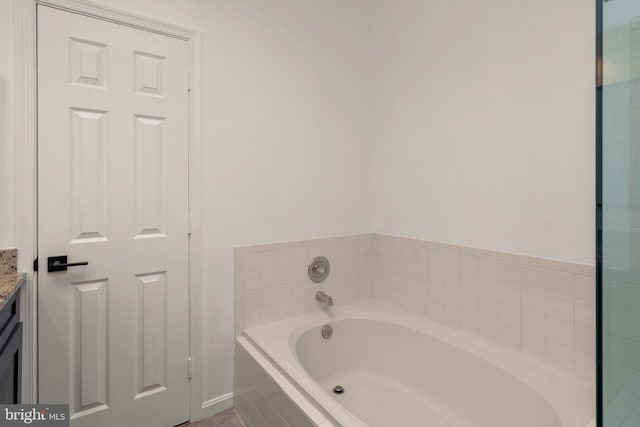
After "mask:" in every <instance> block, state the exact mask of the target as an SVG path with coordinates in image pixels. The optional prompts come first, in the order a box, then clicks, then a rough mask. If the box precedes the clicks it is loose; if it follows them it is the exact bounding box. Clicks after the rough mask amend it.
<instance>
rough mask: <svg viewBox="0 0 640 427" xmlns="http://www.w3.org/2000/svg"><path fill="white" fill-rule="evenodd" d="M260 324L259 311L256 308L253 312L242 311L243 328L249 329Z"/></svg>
mask: <svg viewBox="0 0 640 427" xmlns="http://www.w3.org/2000/svg"><path fill="white" fill-rule="evenodd" d="M260 322H261V320H260V309H259V308H256V309H253V310H246V309H245V311H244V327H245V328H250V327H252V326H256V325H259V324H260Z"/></svg>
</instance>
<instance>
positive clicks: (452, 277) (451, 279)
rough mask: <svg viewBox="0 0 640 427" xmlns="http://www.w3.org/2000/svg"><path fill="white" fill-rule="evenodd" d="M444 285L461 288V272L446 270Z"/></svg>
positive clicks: (456, 288) (450, 287)
mask: <svg viewBox="0 0 640 427" xmlns="http://www.w3.org/2000/svg"><path fill="white" fill-rule="evenodd" d="M444 287H445V288H449V289H455V290H460V274H459V273H458V272H457V271H451V270H444Z"/></svg>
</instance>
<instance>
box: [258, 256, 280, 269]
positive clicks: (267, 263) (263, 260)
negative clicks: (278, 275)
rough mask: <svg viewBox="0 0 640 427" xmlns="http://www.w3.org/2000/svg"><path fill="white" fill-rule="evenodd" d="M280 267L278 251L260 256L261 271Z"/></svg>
mask: <svg viewBox="0 0 640 427" xmlns="http://www.w3.org/2000/svg"><path fill="white" fill-rule="evenodd" d="M277 267H278V251H269V252H263V253H262V254H260V269H261V270H266V269H270V268H277Z"/></svg>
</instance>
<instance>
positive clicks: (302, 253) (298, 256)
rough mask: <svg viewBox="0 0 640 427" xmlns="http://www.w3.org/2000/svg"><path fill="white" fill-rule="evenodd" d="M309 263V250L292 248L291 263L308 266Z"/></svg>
mask: <svg viewBox="0 0 640 427" xmlns="http://www.w3.org/2000/svg"><path fill="white" fill-rule="evenodd" d="M310 261H311V258H309V248H294V249H293V263H294V264H295V265H298V264H305V265H306V264H308V263H309V262H310Z"/></svg>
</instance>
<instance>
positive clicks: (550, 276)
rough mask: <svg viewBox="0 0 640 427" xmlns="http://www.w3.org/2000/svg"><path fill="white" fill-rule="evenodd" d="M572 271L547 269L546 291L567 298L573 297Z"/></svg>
mask: <svg viewBox="0 0 640 427" xmlns="http://www.w3.org/2000/svg"><path fill="white" fill-rule="evenodd" d="M573 286H574V278H573V273H566V272H563V271H553V270H548V271H547V292H548V293H550V294H554V295H559V296H563V297H567V298H573Z"/></svg>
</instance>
